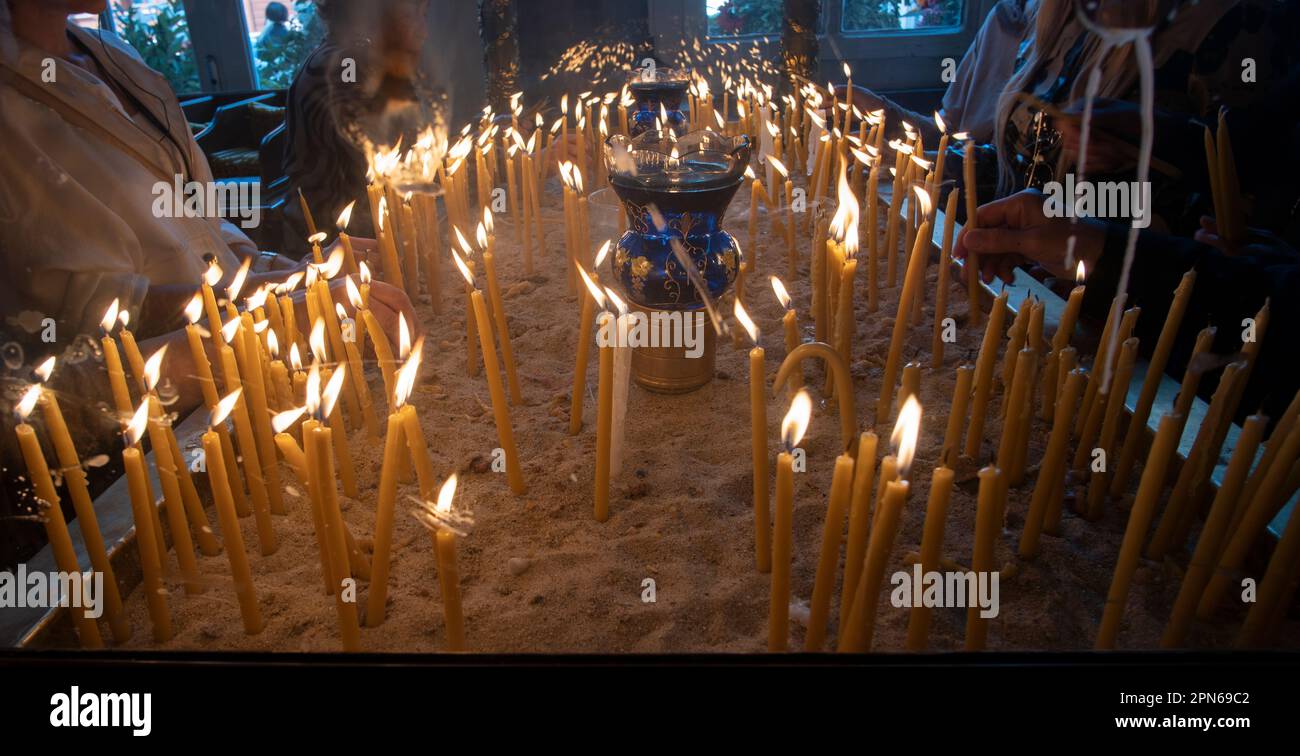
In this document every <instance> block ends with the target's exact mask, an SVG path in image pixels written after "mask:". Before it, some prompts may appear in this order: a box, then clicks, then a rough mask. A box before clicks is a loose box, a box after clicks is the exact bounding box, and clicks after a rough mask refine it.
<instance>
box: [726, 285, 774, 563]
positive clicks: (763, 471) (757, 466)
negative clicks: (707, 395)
mask: <svg viewBox="0 0 1300 756" xmlns="http://www.w3.org/2000/svg"><path fill="white" fill-rule="evenodd" d="M775 280H776V279H775V278H774V279H773V281H775ZM735 314H736V320H737V321H738V322H739V323H740V324H741V326H742V327H743V328H744V329H745V332H746V333H747V334H749V340H750V341H751V342H752V343H753V344H754V347H753V348H752V349H750V350H749V426H750V459H751V461H752V463H753V471H754V474H753V478H754V486H753V488H754V501H753V504H754V550H755V554H754V556H755V563H756V564H757V565H758V571H759V572H764V573H766V572H770V571H771V570H772V538H771V535H770V533H771V530H770V528H771V525H770V524H769V520H768V517H769V515H768V511H767V499H768V493H767V459H768V457H767V396H766V393H765V392H764V390H763V389H764V384H765V383H766V381H767V363H766V360H765V359H764V356H763V355H764V352H763V347H761V346H759V345H758V326H757V325H755V324H754V321H753V320H751V319H750V317H749V313H748V312H746V311H745V306H744V305H743V304H741V303H740V300H739V299H737V300H736V302H735Z"/></svg>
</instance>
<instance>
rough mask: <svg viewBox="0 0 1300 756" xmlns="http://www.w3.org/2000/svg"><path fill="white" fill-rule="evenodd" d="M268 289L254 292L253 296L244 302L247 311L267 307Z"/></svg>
mask: <svg viewBox="0 0 1300 756" xmlns="http://www.w3.org/2000/svg"><path fill="white" fill-rule="evenodd" d="M267 293H268V291H267V287H266V286H263V287H261V288H259V289H258V290H257V291H255V292H253V294H252V296H250V297H248V298H247V299H245V300H244V308H245V309H247V310H250V311H251V310H256V309H257V308H259V307H263V306H265V305H266V295H267Z"/></svg>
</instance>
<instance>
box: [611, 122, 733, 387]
mask: <svg viewBox="0 0 1300 756" xmlns="http://www.w3.org/2000/svg"><path fill="white" fill-rule="evenodd" d="M749 147H750V142H749V138H748V137H746V136H744V135H741V136H735V137H727V136H720V135H718V134H717V133H715V132H713V131H709V130H705V131H696V132H691V133H689V134H686V135H685V136H681V137H678V136H677V135H676V134H675V133H673V132H671V131H666V130H665V131H646V132H643V133H642V134H640V135H639V136H636V137H632V138H630V139H629V138H627V137H624V136H623V135H621V134H616V135H614V136H612V137H610V139H609V140H608V142H607V143H606V146H605V159H606V165H607V167H608V168H609V180H610V186H611V187H612V188H613V190H614V192H615V193H616V194H617V195H618V197H619V200H620V201H621V202H622V204H623V209H624V212H625V213H626V216H627V227H628V230H627V231H626V232H624V233H623V235H622V236H621V237H620V238H619V240H618V245H617V246H616V247H615V249H614V254H613V255H612V258H611V261H610V267H611V272H612V279H613V280H615V281H617V282H618V283H619V285H620V286H621V287H622V289H623V291H624V293H625V294H626V296H627V299H628V301H629V302H630V303H631V305H632V308H633V309H634V310H635V311H637V312H638V313H640V314H639V315H638V317H645V318H648V319H651V320H652V322H654V320H653V319H654V318H655V317H656V313H662V315H658V316H657V317H658V318H659V320H658V322H659V323H664V322H669V323H672V327H673V328H674V329H676V328H677V326H676V322H675V321H673V320H672V319H673V318H676V319H677V320H680V321H682V323H683V326H682V328H683V329H685V328H691V329H692V330H691V334H695V333H696V332H697V331H698V330H699V325H700V324H702V326H703V327H702V332H703V338H702V341H703V342H704V346H703V351H702V352H701V350H700V349H699V348H698V347H697V346H696V345H695V343H694V341H692V344H691V346H689V347H688V346H686V345H685V344H682V343H670V344H664V343H663V342H662V341H660V342H658V343H657V344H655V345H654V346H646V347H639V348H637V349H636V350H634V352H633V361H632V366H633V374H634V377H635V378H636V380H637V382H638V383H639V384H641V385H642V386H644V387H646V388H649V389H652V390H656V391H662V392H670V393H678V392H684V391H690V390H693V389H696V388H699V387H700V386H703V385H704V384H705V383H708V381H709V380H710V379H711V378H712V377H713V336H714V334H713V328H712V325H710V324H708V323H707V317H706V315H705V312H704V299H703V297H702V296H701V291H700V288H699V287H700V285H702V286H703V288H704V289H705V292H706V294H707V296H708V297H709V298H710V300H712V301H717V300H718V299H719V298H721V297H722V295H723V294H724V293H726V291H727V289H728V288H729V287H730V286H731V284H732V283H733V282H734V281H735V280H736V274H737V272H738V271H739V269H740V262H741V251H740V248H739V246H738V245H737V243H736V240H735V239H734V238H732V236H731V234H728V233H727V232H726V231H724V230H723V229H722V220H723V216H724V214H725V213H726V210H727V206H728V204H729V203H730V202H731V199H732V197H734V196H735V194H736V190H737V189H738V188H739V187H740V185H741V183H742V182H743V181H744V172H745V168H746V166H747V165H748V164H749ZM675 246H676V247H680V250H681V254H680V255H679V254H678V253H677V252H675V251H674V247H675ZM682 257H685V258H686V259H687V260H689V261H690V267H691V268H692V269H693V273H694V275H693V274H692V272H688V269H687V267H686V266H685V265H684V264H683V260H682ZM692 279H694V280H692ZM673 313H680V314H679V315H673ZM673 333H674V334H676V333H678V331H676V330H674V331H673Z"/></svg>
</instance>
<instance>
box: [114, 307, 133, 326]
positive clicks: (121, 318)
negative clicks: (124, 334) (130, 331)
mask: <svg viewBox="0 0 1300 756" xmlns="http://www.w3.org/2000/svg"><path fill="white" fill-rule="evenodd" d="M117 322H119V323H121V324H122V327H123V328H126V327H127V326H129V325H131V311H130V310H121V311H119V312H118V313H117Z"/></svg>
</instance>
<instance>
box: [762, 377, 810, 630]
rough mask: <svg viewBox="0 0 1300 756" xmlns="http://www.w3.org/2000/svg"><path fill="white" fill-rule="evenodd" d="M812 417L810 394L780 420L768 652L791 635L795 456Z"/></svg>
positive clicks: (793, 404)
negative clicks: (791, 565) (782, 446)
mask: <svg viewBox="0 0 1300 756" xmlns="http://www.w3.org/2000/svg"><path fill="white" fill-rule="evenodd" d="M811 417H812V399H810V398H809V397H808V392H807V391H802V390H801V391H800V392H799V393H797V394H795V396H794V400H793V401H791V402H790V411H789V412H787V413H786V416H785V419H783V420H782V421H781V442H782V443H783V444H784V445H785V449H784V450H783V451H782V452H781V453H780V454H778V455H777V457H776V515H775V519H774V521H773V531H774V532H773V543H772V582H771V592H770V596H769V602H768V616H767V650H768V651H780V652H784V651H785V650H786V646H787V643H788V639H789V635H790V556H791V545H790V541H791V538H792V536H793V533H792V529H793V520H794V455H793V454H792V452H793V451H794V449H795V447H796V446H798V445H799V442H800V441H802V440H803V435H804V433H805V432H806V431H807V430H808V421H809V420H810V419H811Z"/></svg>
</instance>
